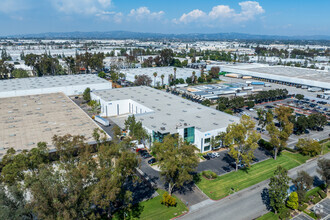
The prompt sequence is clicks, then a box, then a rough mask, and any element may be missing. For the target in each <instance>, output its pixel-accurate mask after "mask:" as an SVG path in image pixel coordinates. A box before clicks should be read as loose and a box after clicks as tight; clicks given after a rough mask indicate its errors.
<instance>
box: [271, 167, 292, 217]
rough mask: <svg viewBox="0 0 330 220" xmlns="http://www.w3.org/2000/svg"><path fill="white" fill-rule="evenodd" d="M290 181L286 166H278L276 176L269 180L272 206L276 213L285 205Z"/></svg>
mask: <svg viewBox="0 0 330 220" xmlns="http://www.w3.org/2000/svg"><path fill="white" fill-rule="evenodd" d="M289 182H290V178H289V177H288V171H287V170H286V169H285V168H283V167H281V166H278V167H277V168H276V170H275V172H274V176H273V177H271V178H270V182H269V199H270V206H271V207H272V209H273V210H274V211H275V213H277V212H278V211H280V210H282V209H283V208H284V207H285V200H286V197H287V191H288V189H289Z"/></svg>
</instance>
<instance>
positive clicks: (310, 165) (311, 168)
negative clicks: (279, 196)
mask: <svg viewBox="0 0 330 220" xmlns="http://www.w3.org/2000/svg"><path fill="white" fill-rule="evenodd" d="M322 157H324V158H327V159H330V153H328V154H326V155H324V156H322ZM316 168H317V160H316V159H314V160H312V161H309V162H307V163H305V164H302V165H300V166H298V167H296V168H293V169H291V170H289V176H290V177H291V178H295V177H296V175H297V171H300V170H305V171H306V172H307V173H309V174H310V175H311V176H315V177H316V178H318V174H317V172H316ZM268 183H269V180H265V181H263V182H261V183H259V184H257V185H254V186H251V187H249V188H246V189H244V190H241V191H239V192H237V193H235V194H233V195H231V196H228V197H226V198H224V199H221V200H220V201H217V202H214V203H208V204H207V205H205V206H200V207H199V208H198V209H194V208H193V211H191V212H189V213H188V214H186V215H184V216H182V217H181V218H179V219H189V220H191V219H205V218H207V219H208V220H212V219H217V220H221V219H224V220H227V219H231V220H244V219H249V220H250V219H255V218H258V217H260V216H261V215H264V214H266V213H267V212H268V210H267V207H266V205H265V203H266V202H264V201H265V200H267V198H266V196H265V189H267V187H268ZM197 205H198V204H197Z"/></svg>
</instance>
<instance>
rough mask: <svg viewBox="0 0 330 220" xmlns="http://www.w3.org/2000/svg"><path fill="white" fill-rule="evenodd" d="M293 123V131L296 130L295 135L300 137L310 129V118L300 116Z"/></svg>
mask: <svg viewBox="0 0 330 220" xmlns="http://www.w3.org/2000/svg"><path fill="white" fill-rule="evenodd" d="M293 117H294V116H293ZM294 118H295V117H294ZM291 122H292V123H293V124H294V128H293V130H294V132H295V134H298V135H300V134H302V133H304V132H305V131H306V129H307V128H308V118H307V117H306V116H305V115H302V116H299V117H297V119H294V120H293V121H291Z"/></svg>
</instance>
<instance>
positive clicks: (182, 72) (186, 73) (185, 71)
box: [121, 67, 201, 85]
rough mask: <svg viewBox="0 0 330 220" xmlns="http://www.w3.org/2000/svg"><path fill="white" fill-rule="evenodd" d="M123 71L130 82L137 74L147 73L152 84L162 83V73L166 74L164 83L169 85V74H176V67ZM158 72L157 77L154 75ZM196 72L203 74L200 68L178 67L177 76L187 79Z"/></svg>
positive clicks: (199, 74) (198, 74)
mask: <svg viewBox="0 0 330 220" xmlns="http://www.w3.org/2000/svg"><path fill="white" fill-rule="evenodd" d="M121 72H122V73H123V74H125V77H126V80H127V81H130V82H134V81H135V76H139V75H147V76H149V77H150V78H151V79H152V83H151V84H152V85H154V83H155V85H157V84H159V85H162V78H161V75H164V80H163V83H164V85H168V79H169V76H170V75H171V74H172V75H174V67H150V68H131V69H122V70H121ZM155 72H156V73H157V76H156V79H155V77H154V75H153V74H154V73H155ZM193 72H195V76H196V77H200V76H201V72H200V70H199V69H191V68H176V78H177V79H180V78H182V79H184V80H186V79H187V78H188V77H191V76H192V73H193Z"/></svg>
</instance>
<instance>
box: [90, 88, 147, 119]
mask: <svg viewBox="0 0 330 220" xmlns="http://www.w3.org/2000/svg"><path fill="white" fill-rule="evenodd" d="M91 99H93V100H96V101H98V102H99V103H100V104H101V116H104V117H112V116H117V115H124V114H134V115H135V114H143V113H146V112H152V111H153V110H151V109H149V108H147V107H146V106H144V105H141V104H140V103H138V102H135V101H133V100H131V99H125V100H116V101H111V102H106V101H104V100H102V99H101V98H100V97H98V96H97V95H95V93H93V92H91Z"/></svg>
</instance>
